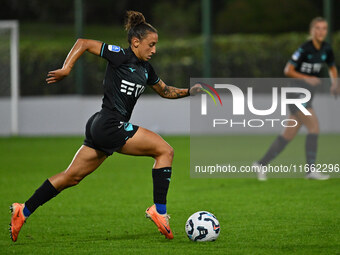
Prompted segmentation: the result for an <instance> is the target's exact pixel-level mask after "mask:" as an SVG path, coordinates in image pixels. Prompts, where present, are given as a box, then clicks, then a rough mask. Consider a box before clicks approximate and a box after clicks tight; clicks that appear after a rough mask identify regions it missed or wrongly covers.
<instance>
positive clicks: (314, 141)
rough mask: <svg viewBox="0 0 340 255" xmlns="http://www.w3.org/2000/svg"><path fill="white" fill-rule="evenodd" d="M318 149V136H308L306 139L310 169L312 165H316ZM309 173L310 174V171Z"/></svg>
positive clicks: (307, 159)
mask: <svg viewBox="0 0 340 255" xmlns="http://www.w3.org/2000/svg"><path fill="white" fill-rule="evenodd" d="M317 147H318V134H308V135H307V137H306V161H307V164H308V167H309V168H310V166H311V165H312V164H315V159H316V151H317ZM308 172H310V169H309V171H308Z"/></svg>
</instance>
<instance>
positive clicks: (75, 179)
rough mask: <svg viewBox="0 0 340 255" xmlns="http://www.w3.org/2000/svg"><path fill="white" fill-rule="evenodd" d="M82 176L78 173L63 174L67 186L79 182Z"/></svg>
mask: <svg viewBox="0 0 340 255" xmlns="http://www.w3.org/2000/svg"><path fill="white" fill-rule="evenodd" d="M83 178H84V177H82V176H78V175H69V174H67V173H66V174H65V182H66V185H67V187H71V186H75V185H77V184H79V183H80V182H81V180H82V179H83Z"/></svg>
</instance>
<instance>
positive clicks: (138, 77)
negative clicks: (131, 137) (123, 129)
mask: <svg viewBox="0 0 340 255" xmlns="http://www.w3.org/2000/svg"><path fill="white" fill-rule="evenodd" d="M100 56H101V57H103V58H105V59H106V60H107V61H108V65H107V67H106V73H105V79H104V82H103V84H104V97H103V104H102V108H105V109H108V110H111V111H118V112H119V113H120V114H121V115H122V117H123V121H128V120H129V119H130V117H131V114H132V110H133V108H134V106H135V104H136V102H137V99H138V98H139V96H140V95H141V94H142V93H143V92H144V90H145V86H146V85H154V84H156V83H157V82H158V81H159V78H158V76H157V74H156V73H155V71H154V69H153V68H152V66H151V64H150V63H149V62H147V61H141V60H139V59H138V58H137V57H136V55H135V54H134V53H133V51H132V50H131V48H130V47H129V48H127V49H123V48H120V47H119V46H115V45H107V44H106V43H103V45H102V47H101V52H100Z"/></svg>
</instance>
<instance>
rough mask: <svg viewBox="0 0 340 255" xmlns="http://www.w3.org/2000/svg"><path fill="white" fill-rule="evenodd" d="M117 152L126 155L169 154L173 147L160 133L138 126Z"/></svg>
mask: <svg viewBox="0 0 340 255" xmlns="http://www.w3.org/2000/svg"><path fill="white" fill-rule="evenodd" d="M118 152H119V153H122V154H126V155H134V156H151V157H157V156H160V155H162V154H163V153H170V154H171V153H173V149H172V147H171V146H170V145H169V144H168V143H167V142H166V141H164V139H163V138H162V137H161V136H160V135H158V134H156V133H154V132H152V131H150V130H148V129H145V128H143V127H139V128H138V130H137V132H136V134H135V135H134V136H133V137H132V138H130V139H129V140H127V141H126V144H125V145H124V146H123V147H122V148H121V149H120V150H119V151H118Z"/></svg>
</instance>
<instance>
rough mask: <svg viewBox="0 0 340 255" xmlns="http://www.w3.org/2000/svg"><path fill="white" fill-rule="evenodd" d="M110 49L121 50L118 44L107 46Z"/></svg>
mask: <svg viewBox="0 0 340 255" xmlns="http://www.w3.org/2000/svg"><path fill="white" fill-rule="evenodd" d="M107 47H108V49H109V51H113V52H119V51H120V47H119V46H116V45H109V46H107Z"/></svg>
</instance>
